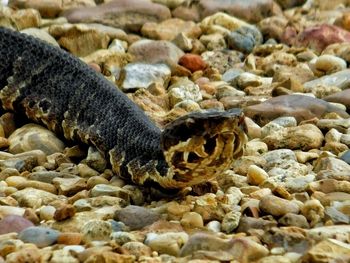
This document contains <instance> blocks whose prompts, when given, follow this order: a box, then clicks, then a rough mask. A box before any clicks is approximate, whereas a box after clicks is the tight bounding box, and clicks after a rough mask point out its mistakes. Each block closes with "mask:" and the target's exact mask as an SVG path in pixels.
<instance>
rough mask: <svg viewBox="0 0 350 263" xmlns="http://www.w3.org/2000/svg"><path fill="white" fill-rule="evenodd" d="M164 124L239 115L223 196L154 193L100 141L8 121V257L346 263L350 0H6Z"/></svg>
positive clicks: (25, 23)
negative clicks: (83, 141) (197, 114)
mask: <svg viewBox="0 0 350 263" xmlns="http://www.w3.org/2000/svg"><path fill="white" fill-rule="evenodd" d="M2 3H3V6H1V2H0V26H4V27H9V28H12V29H14V30H17V31H21V32H23V33H25V34H29V35H33V36H35V37H38V38H40V39H42V40H44V41H47V42H48V43H50V44H52V45H55V46H58V47H61V48H63V49H65V50H67V51H68V52H70V53H72V54H74V55H75V56H77V57H79V58H80V59H81V60H83V61H84V62H85V63H87V64H88V65H89V66H91V67H92V68H94V69H95V70H96V71H98V72H100V73H101V74H103V75H104V76H105V77H106V78H107V79H108V80H110V81H111V82H112V83H114V84H115V86H116V88H118V89H121V90H122V91H123V92H125V93H126V94H127V95H128V96H129V98H130V99H131V100H132V101H134V103H136V104H137V105H139V106H140V107H141V108H142V109H143V110H144V111H145V112H146V114H147V115H148V116H149V117H150V118H151V119H152V120H153V121H154V122H155V123H156V124H157V125H158V126H159V127H160V128H163V127H164V126H165V125H166V124H167V123H169V122H171V121H172V120H175V119H176V118H178V117H180V116H182V115H184V114H187V113H189V112H192V111H201V110H207V109H221V110H228V109H231V108H236V107H238V108H241V109H243V111H244V113H245V115H246V118H245V124H246V131H247V136H248V142H247V145H246V147H245V151H244V155H243V156H242V157H240V158H239V159H237V160H235V161H234V162H233V164H232V167H231V169H229V170H227V171H225V172H223V173H222V174H221V175H220V176H219V177H218V178H216V182H215V184H216V187H215V189H209V190H210V191H209V190H208V189H207V190H208V191H206V190H205V189H198V190H197V191H194V192H196V194H194V193H193V194H185V195H179V196H174V197H173V198H161V197H159V196H156V195H149V191H145V189H144V188H143V187H142V186H136V185H132V184H130V183H129V182H127V181H124V180H122V179H121V178H119V177H118V176H117V175H115V174H113V173H112V171H111V170H110V168H109V166H108V162H107V161H106V160H105V159H104V158H103V157H102V156H101V154H100V153H99V152H98V151H97V150H96V149H94V148H92V147H90V148H88V147H86V146H83V145H76V144H75V143H74V142H73V143H72V142H67V141H65V140H64V139H63V138H61V137H59V136H58V135H56V134H53V133H52V132H50V131H49V130H47V129H46V128H44V127H42V126H39V125H37V124H34V123H25V124H23V123H21V125H19V124H18V122H16V121H15V120H16V115H14V114H13V113H4V114H3V115H2V116H1V117H0V262H10V263H24V262H27V263H29V262H33V263H35V262H52V263H59V262H65V263H66V262H67V263H78V262H88V263H92V262H96V263H97V262H102V263H103V262H127V263H129V262H144V263H148V262H149V263H151V262H152V263H153V262H154V263H158V262H159V263H161V262H181V263H182V262H192V263H199V262H243V263H245V262H256V263H269V262H273V263H294V262H315V263H323V262H324V263H326V262H334V263H335V262H337V263H338V262H350V150H349V147H350V115H349V114H350V69H349V68H348V65H349V64H348V63H350V55H349V54H350V3H349V1H347V0H333V1H322V0H308V1H305V0H245V1H240V0H196V1H191V0H153V1H151V0H112V1H111V0H109V1H108V0H95V1H94V0H63V1H57V0H45V1H38V0H27V1H21V0H10V1H2Z"/></svg>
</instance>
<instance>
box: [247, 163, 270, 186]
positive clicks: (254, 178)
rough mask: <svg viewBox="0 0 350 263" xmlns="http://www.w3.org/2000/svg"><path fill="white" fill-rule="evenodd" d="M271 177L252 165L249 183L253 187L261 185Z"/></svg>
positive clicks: (249, 171) (248, 178) (249, 169)
mask: <svg viewBox="0 0 350 263" xmlns="http://www.w3.org/2000/svg"><path fill="white" fill-rule="evenodd" d="M268 177H269V175H268V173H266V172H265V171H264V170H263V169H261V168H260V167H259V166H256V165H254V164H253V165H250V166H249V168H248V173H247V182H248V183H249V184H252V185H259V184H261V183H262V182H263V181H265V180H266V179H267V178H268Z"/></svg>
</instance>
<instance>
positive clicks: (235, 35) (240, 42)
mask: <svg viewBox="0 0 350 263" xmlns="http://www.w3.org/2000/svg"><path fill="white" fill-rule="evenodd" d="M262 39H263V37H262V35H261V33H260V31H259V30H258V29H257V28H256V27H253V26H241V27H239V28H238V29H236V30H234V31H232V32H230V33H229V34H228V35H227V46H228V47H229V48H230V49H234V50H238V51H241V52H243V53H250V52H252V51H253V49H254V47H255V46H257V45H259V44H261V43H262Z"/></svg>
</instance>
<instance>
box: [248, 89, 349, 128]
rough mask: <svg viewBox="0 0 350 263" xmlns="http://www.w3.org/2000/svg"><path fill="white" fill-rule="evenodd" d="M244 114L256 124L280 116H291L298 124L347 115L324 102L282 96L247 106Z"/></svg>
mask: <svg viewBox="0 0 350 263" xmlns="http://www.w3.org/2000/svg"><path fill="white" fill-rule="evenodd" d="M244 112H245V114H246V115H247V116H248V117H250V118H251V119H253V120H254V121H256V122H257V123H258V124H266V123H268V122H269V121H271V120H273V119H276V118H278V117H281V116H293V117H294V118H295V119H296V120H297V121H298V122H300V121H303V120H308V119H312V118H315V117H317V118H321V117H322V116H324V115H325V114H327V113H330V112H335V113H337V114H339V115H340V116H341V117H343V118H349V117H350V116H349V114H347V113H346V112H345V111H343V110H340V109H339V108H338V107H336V106H333V105H331V104H330V103H328V102H325V101H324V100H320V99H316V98H312V97H309V96H304V95H284V96H278V97H275V98H271V99H268V100H266V101H265V102H263V103H260V104H257V105H253V106H248V107H246V108H245V109H244Z"/></svg>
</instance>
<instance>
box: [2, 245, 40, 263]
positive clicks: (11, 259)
mask: <svg viewBox="0 0 350 263" xmlns="http://www.w3.org/2000/svg"><path fill="white" fill-rule="evenodd" d="M41 260H42V255H41V253H40V250H39V249H38V248H32V247H28V248H23V249H20V250H19V251H15V252H13V253H10V254H9V255H7V256H6V262H8V263H19V262H21V263H22V262H40V261H41ZM3 262H5V261H3Z"/></svg>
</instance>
